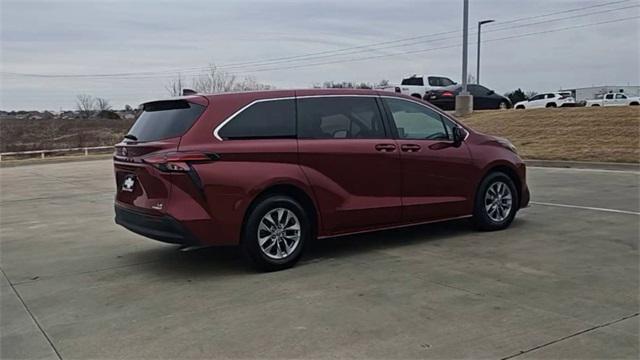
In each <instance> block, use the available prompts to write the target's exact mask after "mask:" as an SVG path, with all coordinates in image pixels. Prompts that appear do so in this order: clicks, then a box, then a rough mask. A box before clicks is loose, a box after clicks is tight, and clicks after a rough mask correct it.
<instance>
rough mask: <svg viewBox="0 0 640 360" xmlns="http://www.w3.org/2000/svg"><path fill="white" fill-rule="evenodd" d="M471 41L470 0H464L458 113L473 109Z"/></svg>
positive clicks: (464, 113) (457, 98)
mask: <svg viewBox="0 0 640 360" xmlns="http://www.w3.org/2000/svg"><path fill="white" fill-rule="evenodd" d="M468 42H469V0H463V8H462V91H461V92H460V94H459V95H458V96H456V115H458V116H463V115H467V114H470V113H471V112H472V111H473V97H472V96H471V95H469V92H468V91H467V53H468Z"/></svg>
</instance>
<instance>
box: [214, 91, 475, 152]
mask: <svg viewBox="0 0 640 360" xmlns="http://www.w3.org/2000/svg"><path fill="white" fill-rule="evenodd" d="M322 97H372V98H387V99H398V100H403V101H408V102H412V103H415V104H418V105H420V106H422V107H425V108H427V109H429V110H431V111H435V112H436V113H438V114H440V115H441V116H444V117H445V118H447V119H448V120H449V121H451V122H453V123H454V124H456V125H458V126H459V127H461V128H463V129H464V131H465V132H466V133H467V135H466V136H465V137H464V139H463V140H462V141H465V140H467V138H468V137H469V131H468V130H467V129H466V128H465V127H464V126H462V125H460V123H458V122H457V121H455V120H454V119H452V118H451V117H450V116H449V115H447V114H446V113H444V112H442V111H441V110H440V109H438V108H437V107H435V106H427V105H425V104H423V103H421V102H418V101H415V100H413V99H406V98H404V97H400V96H389V95H379V94H371V95H369V94H326V95H303V96H287V97H280V98H269V99H257V100H253V101H252V102H250V103H248V104H247V105H245V106H243V107H241V108H240V109H239V110H237V111H236V112H234V113H233V114H231V115H230V116H229V117H227V118H226V119H224V120H223V121H222V122H221V123H220V124H219V125H218V126H216V127H215V129H213V136H214V137H215V138H216V139H218V140H220V141H224V139H222V137H220V135H219V134H218V133H219V132H220V130H222V128H223V127H224V126H225V125H226V124H227V123H229V122H230V121H231V120H233V119H234V118H235V117H236V116H238V115H239V114H240V113H242V112H243V111H245V110H247V109H248V108H250V107H251V106H253V105H255V104H258V103H262V102H267V101H281V100H296V99H312V98H322Z"/></svg>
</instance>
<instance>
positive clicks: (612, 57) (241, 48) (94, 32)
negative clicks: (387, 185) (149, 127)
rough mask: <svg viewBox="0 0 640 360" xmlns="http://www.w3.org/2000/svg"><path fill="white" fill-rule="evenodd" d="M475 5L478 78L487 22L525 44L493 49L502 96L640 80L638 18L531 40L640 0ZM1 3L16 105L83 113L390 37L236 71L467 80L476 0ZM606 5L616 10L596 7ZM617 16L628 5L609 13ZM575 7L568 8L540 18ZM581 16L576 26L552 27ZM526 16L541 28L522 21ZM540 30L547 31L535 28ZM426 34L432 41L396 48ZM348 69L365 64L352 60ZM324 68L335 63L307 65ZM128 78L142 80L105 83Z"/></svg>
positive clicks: (296, 80) (489, 72)
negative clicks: (95, 104) (466, 7)
mask: <svg viewBox="0 0 640 360" xmlns="http://www.w3.org/2000/svg"><path fill="white" fill-rule="evenodd" d="M470 3H471V6H470V30H471V32H472V34H471V36H470V41H471V44H470V48H469V71H470V72H471V73H475V63H476V61H475V58H476V50H475V42H476V41H475V29H476V26H477V21H478V20H482V19H495V20H496V22H495V23H494V24H489V25H485V26H484V27H483V39H486V40H491V39H499V38H504V37H512V38H510V39H503V40H494V41H488V42H486V43H483V44H482V71H481V83H482V84H484V85H485V86H488V87H490V88H493V89H495V90H496V91H497V92H500V93H504V92H506V91H509V90H512V89H514V88H518V87H521V88H523V89H524V90H535V91H538V92H541V91H553V90H558V89H559V88H571V87H583V86H592V85H627V84H631V85H638V84H640V74H639V73H640V65H639V64H640V45H639V44H640V22H639V19H637V18H636V19H631V20H621V21H615V22H610V23H607V24H600V25H596V26H588V27H580V28H575V29H569V30H565V31H558V32H549V33H544V34H537V35H529V36H521V37H519V35H524V34H530V33H536V32H543V31H550V30H554V29H560V28H567V27H574V26H582V25H586V24H594V23H600V22H605V21H610V20H616V19H623V18H630V17H638V16H640V10H639V6H640V0H628V1H621V0H596V1H588V0H579V1H573V0H471V1H470ZM1 4H2V8H1V11H2V18H1V20H2V21H1V22H2V33H1V35H0V36H1V40H2V84H1V85H2V87H1V91H2V94H1V104H0V108H1V109H3V110H11V109H51V110H60V109H70V108H74V106H75V105H74V104H75V97H76V95H77V94H81V93H86V94H91V95H94V96H100V97H104V98H107V99H110V100H111V103H112V104H113V105H114V106H115V107H118V108H119V107H123V106H124V104H131V105H137V104H139V103H140V102H142V101H145V100H150V99H155V98H162V97H167V96H168V93H167V91H166V90H165V85H166V84H167V83H168V82H169V81H170V78H171V77H174V76H176V75H177V74H178V73H179V72H181V73H182V74H183V75H182V76H183V78H186V79H187V82H190V79H191V78H192V77H193V76H194V75H195V74H197V72H198V71H199V70H198V69H200V68H203V67H205V66H207V64H209V63H216V64H217V65H219V66H220V67H224V66H225V65H227V66H229V64H237V63H246V62H256V61H265V60H269V59H273V58H281V57H288V56H298V55H305V54H308V53H315V52H322V51H331V50H337V49H343V48H349V47H354V46H361V45H369V44H374V43H380V42H386V44H384V45H378V46H372V47H369V48H362V47H360V48H356V49H352V50H350V51H345V52H343V53H325V54H322V55H318V56H319V57H318V58H314V59H306V60H304V61H303V59H300V58H297V59H289V60H288V61H287V62H279V63H274V64H267V65H257V64H251V65H244V66H243V67H238V66H236V67H235V68H229V67H228V69H227V70H228V71H229V72H233V73H236V74H238V75H239V76H245V75H251V76H254V77H255V78H256V79H257V80H258V81H259V82H263V83H268V84H272V85H274V86H276V87H278V88H291V87H296V88H300V87H303V88H304V87H310V86H312V85H313V84H314V83H321V82H323V81H327V80H333V81H343V80H346V81H365V82H377V81H379V80H381V79H388V80H390V81H391V82H392V83H397V82H399V81H400V80H401V78H402V77H403V76H405V75H410V74H414V73H419V74H431V75H444V76H449V77H451V78H452V79H454V80H456V81H459V80H460V77H461V46H458V45H459V44H460V43H461V38H462V34H461V32H455V31H459V30H460V29H461V27H462V0H442V1H433V0H420V1H402V0H394V1H389V0H362V1H356V0H313V1H312V0H306V1H303V0H297V1H294V0H270V1H258V0H252V1H245V0H233V1H231V0H228V1H213V0H209V1H194V0H190V1H178V0H174V1H160V0H153V1H150V0H138V1H135V0H130V1H105V0H103V1H92V0H76V1H69V0H64V1H63V0H60V1H57V0H52V1H44V0H41V1H31V0H1ZM600 4H609V5H607V6H600V7H591V6H596V5H600ZM589 7H591V8H589ZM620 8H622V9H620ZM572 9H581V10H580V11H570V10H572ZM613 9H620V10H615V11H609V10H613ZM562 11H568V12H563V13H559V14H557V15H555V16H547V17H536V16H538V15H545V14H549V13H552V12H562ZM603 11H608V12H603ZM596 12H597V13H596ZM588 14H591V15H588ZM530 17H536V18H530ZM567 17H573V18H570V19H564V20H559V21H550V20H553V19H559V18H567ZM520 18H530V19H527V20H521V21H518V22H509V21H513V20H514V19H520ZM507 22H509V23H507ZM501 23H502V24H501ZM531 23H538V24H533V25H527V24H531ZM501 29H502V30H501ZM450 31H454V33H449V32H450ZM440 33H446V34H443V35H438V34H440ZM424 35H430V36H431V37H422V38H419V39H414V40H410V41H409V40H405V41H404V42H391V41H394V40H397V39H406V38H411V37H418V36H424ZM438 39H441V40H438ZM400 45H407V46H400ZM390 46H392V47H390ZM384 47H386V48H384ZM447 47H448V48H447ZM438 48H444V49H438ZM420 50H427V51H421V52H419V51H420ZM387 55H388V56H387ZM368 57H369V58H371V59H368V60H357V61H353V59H362V58H368ZM341 60H351V61H346V62H340V63H338V61H341ZM323 62H324V63H327V62H333V63H332V64H324V65H321V66H306V65H308V64H317V63H323ZM264 69H266V70H264ZM256 70H258V71H256ZM16 73H17V74H23V75H16ZM121 73H127V74H129V75H120V77H113V76H104V75H110V74H121ZM140 73H144V74H140ZM24 74H40V75H42V74H44V75H74V76H75V75H94V76H93V77H74V76H72V77H40V76H25V75H24ZM134 74H135V75H134ZM95 75H98V76H95Z"/></svg>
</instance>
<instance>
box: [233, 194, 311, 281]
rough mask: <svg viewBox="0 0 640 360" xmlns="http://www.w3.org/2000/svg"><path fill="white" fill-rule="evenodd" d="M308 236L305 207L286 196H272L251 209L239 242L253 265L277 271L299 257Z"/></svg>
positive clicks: (290, 264)
mask: <svg viewBox="0 0 640 360" xmlns="http://www.w3.org/2000/svg"><path fill="white" fill-rule="evenodd" d="M310 236H311V227H310V223H309V219H308V216H307V214H306V212H305V210H304V208H303V207H302V206H301V205H300V204H299V203H298V202H297V201H295V200H294V199H292V198H290V197H288V196H282V195H274V196H270V197H267V198H264V199H262V200H259V202H258V203H257V204H256V205H255V206H253V208H252V209H251V210H250V214H249V216H248V218H247V221H246V223H245V228H244V231H243V234H242V240H241V244H240V245H241V247H242V250H243V254H244V255H245V257H246V258H247V259H248V260H249V262H250V263H251V264H252V265H253V266H254V267H256V268H257V269H259V270H263V271H276V270H282V269H286V268H289V267H291V266H293V265H295V263H296V262H298V260H300V256H302V250H303V248H304V245H305V243H306V242H307V241H308V239H309V237H310Z"/></svg>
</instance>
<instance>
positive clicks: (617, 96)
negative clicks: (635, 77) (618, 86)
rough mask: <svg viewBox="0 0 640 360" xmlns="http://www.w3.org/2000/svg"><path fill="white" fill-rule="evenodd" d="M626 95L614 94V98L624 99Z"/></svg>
mask: <svg viewBox="0 0 640 360" xmlns="http://www.w3.org/2000/svg"><path fill="white" fill-rule="evenodd" d="M626 98H627V96H626V95H624V94H616V99H626Z"/></svg>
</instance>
